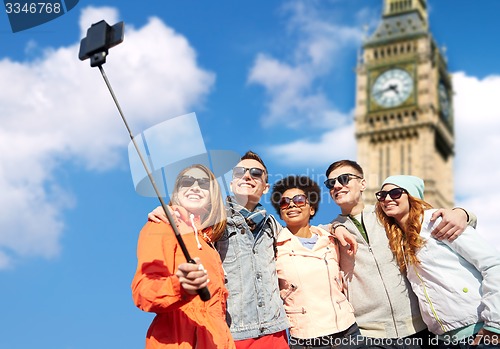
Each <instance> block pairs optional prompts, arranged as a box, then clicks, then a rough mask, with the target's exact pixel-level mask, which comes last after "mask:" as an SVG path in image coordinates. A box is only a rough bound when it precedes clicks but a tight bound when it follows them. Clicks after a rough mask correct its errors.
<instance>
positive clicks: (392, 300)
mask: <svg viewBox="0 0 500 349" xmlns="http://www.w3.org/2000/svg"><path fill="white" fill-rule="evenodd" d="M326 177H327V180H326V181H325V185H326V187H327V188H328V189H329V190H330V196H331V197H332V199H333V200H334V201H335V203H336V204H337V205H338V206H339V207H340V209H341V214H340V215H339V216H338V217H337V218H335V219H334V220H333V221H332V222H331V224H332V230H333V232H334V234H335V228H336V227H337V226H338V225H342V226H344V227H346V228H347V230H348V231H349V232H350V233H351V234H352V235H354V237H355V238H356V241H357V243H358V251H357V253H356V255H355V256H354V257H353V256H352V255H350V254H348V253H347V250H346V248H343V247H341V248H340V253H341V257H340V267H341V270H342V271H343V272H344V277H345V283H346V285H347V290H346V291H347V293H346V294H347V297H348V299H349V301H350V302H351V304H352V306H353V307H354V313H355V316H356V321H357V323H358V325H359V328H360V330H361V333H362V335H363V336H365V337H367V340H368V344H369V343H370V340H373V342H374V343H375V342H376V343H377V345H379V347H381V348H398V349H399V348H424V347H429V338H430V337H429V335H430V332H428V331H427V329H426V326H425V324H424V322H423V320H422V318H421V316H420V311H419V308H418V300H417V298H416V296H415V294H414V293H413V291H411V287H410V286H409V283H408V280H407V279H406V277H405V276H403V275H401V273H400V271H399V268H398V265H397V263H396V261H395V259H394V256H393V254H392V251H391V250H390V248H389V242H388V239H387V236H386V233H385V230H384V228H383V226H382V225H381V224H380V223H379V222H378V220H377V217H376V214H375V209H374V206H373V205H365V204H364V202H363V198H362V194H363V191H364V190H365V189H366V179H365V178H364V174H363V169H362V168H361V166H359V164H358V163H356V162H355V161H351V160H341V161H337V162H334V163H333V164H331V165H330V166H329V167H328V169H327V171H326ZM439 216H441V217H442V218H443V220H442V222H441V224H440V225H439V226H438V227H437V228H436V233H437V234H438V236H439V237H440V238H443V237H444V238H448V239H450V240H451V239H454V238H456V237H457V236H458V235H460V234H461V233H462V232H463V231H464V229H465V227H466V226H467V224H471V225H475V217H474V216H472V215H470V217H471V218H472V219H471V221H470V222H468V220H469V214H468V213H467V212H466V211H465V210H462V209H453V210H452V209H440V210H438V211H436V213H435V214H434V216H433V219H437V218H438V217H439ZM340 230H341V229H337V231H340ZM337 237H338V238H339V240H340V241H342V240H343V237H342V236H340V235H339V236H337ZM401 339H404V340H401ZM402 343H403V344H404V345H402ZM408 344H410V345H408Z"/></svg>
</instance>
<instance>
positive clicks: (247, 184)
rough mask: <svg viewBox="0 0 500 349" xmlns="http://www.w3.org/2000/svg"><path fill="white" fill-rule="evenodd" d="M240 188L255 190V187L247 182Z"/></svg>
mask: <svg viewBox="0 0 500 349" xmlns="http://www.w3.org/2000/svg"><path fill="white" fill-rule="evenodd" d="M239 187H244V188H253V187H254V186H253V185H251V184H250V183H248V182H245V183H241V184H240V185H239Z"/></svg>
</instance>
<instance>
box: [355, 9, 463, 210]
mask: <svg viewBox="0 0 500 349" xmlns="http://www.w3.org/2000/svg"><path fill="white" fill-rule="evenodd" d="M356 76H357V77H356V79H357V81H356V82H357V83H356V107H355V127H356V140H357V145H358V162H359V164H360V165H361V166H362V167H363V169H364V170H365V176H366V178H367V182H368V188H367V191H366V192H365V201H366V202H368V203H373V202H374V201H375V197H374V193H375V192H376V191H377V190H378V189H379V188H380V185H381V183H382V181H383V180H384V179H385V178H386V177H387V176H389V175H395V174H411V175H415V176H419V177H421V178H423V179H424V181H425V200H426V201H429V202H430V203H431V204H433V205H434V206H435V207H452V206H453V201H454V190H453V158H454V142H455V139H454V130H453V104H452V98H453V93H452V81H451V78H450V76H449V74H448V70H447V61H446V59H445V57H444V55H443V53H442V52H441V51H440V49H439V48H438V46H437V44H436V42H435V41H434V39H433V37H432V35H431V33H430V31H429V22H428V13H427V1H426V0H384V9H383V15H382V20H381V22H380V24H379V26H378V28H377V29H376V30H375V32H374V33H373V34H372V35H371V36H370V37H368V38H367V39H366V40H365V42H364V44H363V53H362V56H361V57H360V60H359V62H358V65H357V68H356Z"/></svg>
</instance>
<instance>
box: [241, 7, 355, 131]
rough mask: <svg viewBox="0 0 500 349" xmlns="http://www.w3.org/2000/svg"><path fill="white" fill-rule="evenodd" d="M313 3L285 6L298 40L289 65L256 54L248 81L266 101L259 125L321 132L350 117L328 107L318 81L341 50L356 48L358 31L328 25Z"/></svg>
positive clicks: (332, 24) (330, 106)
mask: <svg viewBox="0 0 500 349" xmlns="http://www.w3.org/2000/svg"><path fill="white" fill-rule="evenodd" d="M314 4H315V3H314V2H307V3H306V2H304V1H301V0H296V1H291V2H289V3H288V5H287V10H288V11H289V12H290V13H291V18H290V20H289V27H290V30H291V32H294V33H296V35H297V37H298V43H297V45H296V47H295V48H294V51H293V53H292V54H291V56H292V58H291V59H290V62H286V61H280V60H278V59H276V58H273V57H272V56H270V55H268V54H264V53H260V54H258V55H257V57H256V59H255V62H254V64H253V67H252V68H251V71H250V74H249V77H248V82H249V83H252V84H258V85H262V86H263V87H264V88H265V90H266V94H267V97H268V102H267V109H268V110H267V112H266V115H265V116H264V117H263V118H262V124H263V126H266V127H269V126H273V125H282V126H285V127H290V128H295V129H298V128H300V127H301V126H304V125H307V126H311V127H320V128H325V126H326V125H328V126H327V127H332V126H341V125H343V124H344V123H345V122H346V120H348V119H349V116H348V115H346V114H343V113H342V112H340V111H339V110H338V109H337V108H336V107H335V106H334V105H332V103H331V102H330V101H329V99H328V98H327V97H326V95H325V93H324V91H322V89H321V87H319V83H318V80H319V79H320V78H322V77H324V76H325V75H327V74H329V73H330V72H331V70H332V67H333V65H334V64H335V62H336V61H337V60H336V58H337V57H339V56H340V55H341V54H342V51H343V50H344V49H347V48H351V49H352V48H354V47H357V46H359V45H360V44H361V39H362V36H363V33H362V30H361V29H360V28H357V27H347V26H342V25H336V24H334V23H332V21H331V18H326V17H325V16H324V15H322V13H321V11H320V10H318V8H316V7H315V6H314Z"/></svg>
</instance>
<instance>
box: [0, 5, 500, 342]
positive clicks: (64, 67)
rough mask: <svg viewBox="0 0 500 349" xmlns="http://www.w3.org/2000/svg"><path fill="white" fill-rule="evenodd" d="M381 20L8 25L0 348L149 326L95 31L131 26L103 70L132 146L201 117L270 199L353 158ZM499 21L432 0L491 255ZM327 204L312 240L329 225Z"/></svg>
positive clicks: (135, 13)
mask: <svg viewBox="0 0 500 349" xmlns="http://www.w3.org/2000/svg"><path fill="white" fill-rule="evenodd" d="M381 9H382V0H307V1H306V0H302V1H301V0H279V1H264V0H255V1H246V2H243V1H239V2H236V1H230V0H221V1H217V2H208V1H204V2H201V1H193V0H184V1H180V0H170V1H165V0H148V1H141V2H138V1H137V2H132V1H118V0H101V1H91V0H89V1H86V0H81V1H80V2H79V3H78V5H77V6H75V7H74V8H73V9H72V10H71V11H69V12H67V13H66V14H64V15H63V16H61V17H59V18H57V19H55V20H53V21H50V22H48V23H45V24H42V25H40V26H37V27H33V28H31V29H27V30H24V31H21V32H17V33H12V30H11V28H10V26H9V22H8V18H7V15H6V13H5V12H3V11H2V13H1V14H0V77H1V79H0V90H1V91H2V92H1V94H0V152H1V154H2V155H1V156H0V187H1V188H2V195H1V196H0V207H1V213H0V278H1V280H2V287H1V288H0V309H2V315H1V318H0V348H9V349H26V348H32V347H37V348H41V349H87V348H91V347H96V346H97V347H104V348H123V349H135V348H140V347H142V346H143V345H144V338H145V333H146V331H147V328H148V326H149V323H150V321H151V320H152V318H153V315H152V314H148V313H144V312H142V311H140V310H138V309H137V308H135V306H134V304H133V302H132V299H131V292H130V283H131V280H132V277H133V274H134V272H135V268H136V255H135V251H136V243H137V237H138V233H139V231H140V229H141V227H142V226H143V224H144V223H145V222H146V216H147V213H148V212H149V211H150V210H151V209H153V208H154V207H156V206H157V205H158V200H157V199H155V198H150V197H144V196H141V195H139V194H138V193H136V192H135V188H134V184H133V181H132V176H131V171H130V167H129V160H128V155H127V149H128V144H129V141H130V139H129V137H128V133H127V131H126V129H125V127H124V125H123V123H122V121H121V120H120V117H119V114H118V113H117V110H116V107H115V105H114V104H113V100H112V98H111V96H110V94H109V92H108V90H107V89H106V85H105V83H104V81H103V79H102V77H101V75H100V73H99V71H98V69H95V68H91V67H90V64H89V61H88V60H87V61H83V62H82V61H80V60H79V59H78V50H79V46H80V40H81V39H82V38H83V37H85V36H86V32H87V29H88V28H89V27H90V25H91V24H92V23H95V22H98V21H100V20H102V19H104V20H106V21H107V23H109V24H115V23H117V22H119V21H124V23H125V37H124V38H125V39H124V42H123V43H122V44H120V45H118V46H116V47H114V48H112V49H111V50H110V53H109V56H108V57H107V63H106V64H105V65H104V69H105V72H106V75H107V77H108V78H109V81H110V83H111V85H112V86H113V89H114V92H115V94H116V96H117V98H118V100H119V101H120V104H121V107H122V110H123V111H124V114H125V115H126V117H127V120H128V122H129V124H130V126H131V129H132V130H134V131H135V133H134V134H136V133H140V132H142V131H144V130H146V129H148V128H150V127H153V126H155V125H157V124H159V123H162V122H164V121H165V120H170V119H172V118H175V117H177V116H180V115H184V114H189V113H196V117H197V122H198V126H199V129H200V132H201V135H202V137H203V142H202V146H203V145H204V146H205V148H206V149H208V150H227V151H232V152H235V153H237V154H242V153H244V152H245V151H246V150H248V149H252V150H254V151H256V152H257V153H259V154H260V155H261V156H262V157H263V158H264V160H265V162H266V165H267V167H268V168H269V171H270V173H271V175H270V182H271V183H273V182H274V181H275V180H277V179H279V178H282V177H283V176H286V175H289V174H305V175H308V176H310V177H312V178H313V179H315V180H316V181H318V182H320V183H322V182H323V181H324V179H325V177H324V171H325V169H326V168H327V167H328V165H329V164H330V163H331V162H333V161H336V160H340V159H344V158H350V159H354V158H355V157H356V144H355V139H354V127H353V109H354V97H355V96H354V91H355V67H356V59H357V56H358V54H359V50H360V47H361V45H362V42H363V39H364V38H365V37H366V35H369V34H370V33H372V32H373V30H374V29H375V27H376V25H377V23H378V21H379V19H380V16H381ZM499 12H500V2H499V1H496V0H483V1H480V2H475V3H474V5H471V2H470V1H467V0H439V1H437V0H429V18H430V28H431V31H432V33H433V36H434V39H435V40H436V41H437V43H438V45H439V46H440V47H446V56H447V58H448V64H449V70H450V73H451V74H452V78H453V86H454V108H455V135H456V148H455V149H456V158H455V164H454V168H455V170H454V171H455V178H454V181H455V195H456V197H455V199H456V200H455V201H456V202H455V203H456V205H457V206H460V207H465V208H467V209H469V210H471V211H472V212H474V213H476V215H477V216H478V234H480V235H481V238H484V239H487V240H488V241H490V242H491V244H492V245H493V246H496V248H500V239H499V238H498V237H497V236H496V234H495V232H496V230H495V228H496V226H497V224H495V223H496V222H495V221H494V217H495V215H496V214H497V212H496V211H497V207H498V204H497V203H496V200H497V199H498V197H500V186H499V185H498V180H497V179H498V178H500V161H498V160H499V157H498V153H497V151H498V149H500V138H499V137H498V132H499V130H500V99H499V98H498V95H499V92H500V64H499V60H498V57H499V56H500V46H499V45H498V44H497V38H498V37H499V34H500V28H499V27H498V25H496V23H497V18H496V15H497V14H498V13H499ZM173 146H175V145H173ZM178 146H179V148H180V147H181V146H180V145H178ZM322 198H323V202H322V204H321V207H320V209H319V212H318V214H317V215H316V217H315V218H314V220H313V221H312V223H313V224H320V223H325V222H328V221H330V220H331V219H333V218H334V217H335V216H336V215H337V214H338V209H337V208H336V206H335V205H334V204H333V203H332V202H331V199H329V198H328V193H327V192H326V190H325V191H324V192H323V196H322ZM263 203H264V205H265V206H266V207H267V208H268V209H269V210H271V212H272V208H271V207H270V205H269V197H268V196H266V197H264V198H263Z"/></svg>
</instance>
